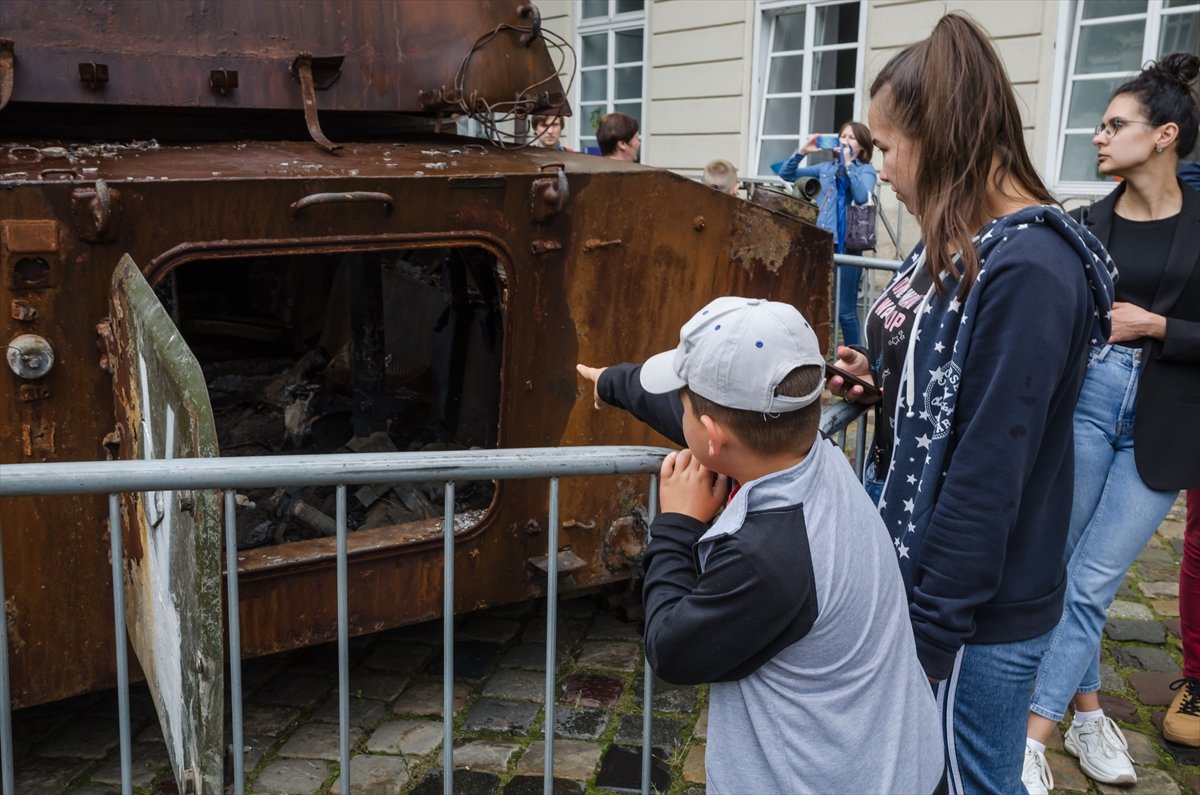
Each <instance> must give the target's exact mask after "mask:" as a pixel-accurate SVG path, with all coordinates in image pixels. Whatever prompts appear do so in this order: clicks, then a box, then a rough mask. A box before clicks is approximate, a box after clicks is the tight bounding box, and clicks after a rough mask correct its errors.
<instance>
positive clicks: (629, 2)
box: [617, 0, 646, 14]
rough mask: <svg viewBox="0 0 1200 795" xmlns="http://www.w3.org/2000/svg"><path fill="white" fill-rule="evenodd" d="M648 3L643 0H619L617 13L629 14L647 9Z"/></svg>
mask: <svg viewBox="0 0 1200 795" xmlns="http://www.w3.org/2000/svg"><path fill="white" fill-rule="evenodd" d="M645 10H646V4H645V2H644V1H643V0H617V13H618V14H628V13H631V12H633V11H645Z"/></svg>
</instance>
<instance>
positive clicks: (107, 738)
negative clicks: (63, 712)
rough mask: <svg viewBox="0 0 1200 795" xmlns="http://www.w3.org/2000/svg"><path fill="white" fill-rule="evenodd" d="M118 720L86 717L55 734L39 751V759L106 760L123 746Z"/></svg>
mask: <svg viewBox="0 0 1200 795" xmlns="http://www.w3.org/2000/svg"><path fill="white" fill-rule="evenodd" d="M118 732H119V725H118V722H117V719H116V718H99V717H83V718H79V719H78V720H74V721H72V722H70V723H68V724H67V725H66V726H64V727H63V728H62V729H60V730H59V731H58V732H55V733H54V734H53V735H51V737H50V738H49V739H48V740H46V742H44V743H42V745H41V746H40V747H39V748H38V754H39V755H40V756H50V757H59V756H68V757H72V758H75V759H103V758H104V757H106V756H108V752H109V751H111V750H112V749H114V748H116V747H117V746H118V745H120V743H121V738H120V736H119V734H118Z"/></svg>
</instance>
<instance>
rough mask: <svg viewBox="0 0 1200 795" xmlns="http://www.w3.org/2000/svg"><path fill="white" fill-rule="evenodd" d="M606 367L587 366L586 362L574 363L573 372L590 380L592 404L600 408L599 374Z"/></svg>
mask: <svg viewBox="0 0 1200 795" xmlns="http://www.w3.org/2000/svg"><path fill="white" fill-rule="evenodd" d="M607 369H608V368H607V367H588V366H587V365H586V364H577V365H575V372H577V373H579V374H580V375H581V376H583V377H584V378H586V379H587V380H589V381H591V382H592V405H593V406H595V407H596V408H600V374H601V373H603V372H604V371H605V370H607Z"/></svg>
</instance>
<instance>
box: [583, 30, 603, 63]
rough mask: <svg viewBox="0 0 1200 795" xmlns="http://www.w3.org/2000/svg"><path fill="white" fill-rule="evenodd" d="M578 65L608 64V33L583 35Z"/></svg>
mask: <svg viewBox="0 0 1200 795" xmlns="http://www.w3.org/2000/svg"><path fill="white" fill-rule="evenodd" d="M582 61H583V62H582V63H581V64H580V66H606V65H607V64H608V34H607V33H593V34H592V35H591V36H584V37H583V59H582Z"/></svg>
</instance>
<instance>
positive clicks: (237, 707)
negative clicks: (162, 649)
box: [225, 489, 246, 795]
mask: <svg viewBox="0 0 1200 795" xmlns="http://www.w3.org/2000/svg"><path fill="white" fill-rule="evenodd" d="M236 507H237V497H236V494H235V493H234V490H233V489H225V603H226V605H225V606H226V612H227V613H228V615H229V619H228V622H227V626H228V627H229V711H230V716H229V717H230V722H231V723H232V724H233V793H234V795H245V792H246V746H245V744H244V740H243V739H242V624H241V614H240V613H239V612H238V609H239V604H238V575H237V571H238V559H237V518H236V514H235V513H234V512H235V510H236Z"/></svg>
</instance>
